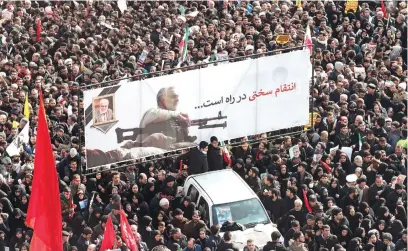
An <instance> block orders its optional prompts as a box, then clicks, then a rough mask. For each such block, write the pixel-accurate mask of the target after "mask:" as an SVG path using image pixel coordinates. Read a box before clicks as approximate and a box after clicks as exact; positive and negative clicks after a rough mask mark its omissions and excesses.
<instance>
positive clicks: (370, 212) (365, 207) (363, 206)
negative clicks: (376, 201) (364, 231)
mask: <svg viewBox="0 0 408 251" xmlns="http://www.w3.org/2000/svg"><path fill="white" fill-rule="evenodd" d="M359 211H360V212H361V213H362V214H363V216H364V217H366V216H367V215H370V216H371V217H374V211H373V209H371V208H370V206H369V205H368V203H367V202H365V201H363V202H361V204H360V208H359Z"/></svg>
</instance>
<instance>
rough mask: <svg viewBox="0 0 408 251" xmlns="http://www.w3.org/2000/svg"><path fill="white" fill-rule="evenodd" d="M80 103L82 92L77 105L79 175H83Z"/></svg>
mask: <svg viewBox="0 0 408 251" xmlns="http://www.w3.org/2000/svg"><path fill="white" fill-rule="evenodd" d="M81 92H82V91H80V93H81ZM80 104H81V101H80V94H78V103H77V106H78V118H77V123H78V126H79V132H78V133H79V135H78V146H79V149H78V150H79V151H78V152H79V175H81V176H82V157H81V150H82V146H81V119H82V118H81V109H80Z"/></svg>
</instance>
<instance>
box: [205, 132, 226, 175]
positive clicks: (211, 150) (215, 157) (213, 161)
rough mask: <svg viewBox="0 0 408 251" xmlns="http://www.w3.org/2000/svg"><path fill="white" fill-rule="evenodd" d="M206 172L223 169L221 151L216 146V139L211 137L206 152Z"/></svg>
mask: <svg viewBox="0 0 408 251" xmlns="http://www.w3.org/2000/svg"><path fill="white" fill-rule="evenodd" d="M207 161H208V170H209V171H216V170H221V169H223V163H224V162H223V157H222V150H221V148H220V147H219V146H218V139H217V137H215V136H212V137H211V139H210V145H209V146H208V152H207Z"/></svg>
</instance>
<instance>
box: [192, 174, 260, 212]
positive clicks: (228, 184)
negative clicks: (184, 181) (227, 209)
mask: <svg viewBox="0 0 408 251" xmlns="http://www.w3.org/2000/svg"><path fill="white" fill-rule="evenodd" d="M189 179H194V180H195V181H196V183H197V184H198V185H199V186H200V188H198V189H201V190H203V191H204V192H205V193H206V194H207V196H208V197H209V199H211V200H212V202H213V204H214V205H218V204H224V203H230V202H235V201H242V200H248V199H252V198H257V195H256V194H255V193H254V192H253V191H252V189H251V188H250V187H249V186H248V185H247V183H246V182H245V181H244V180H243V179H242V178H241V177H240V176H239V175H238V174H237V173H236V172H234V171H233V170H231V169H225V170H220V171H213V172H207V173H203V174H197V175H192V176H190V177H189Z"/></svg>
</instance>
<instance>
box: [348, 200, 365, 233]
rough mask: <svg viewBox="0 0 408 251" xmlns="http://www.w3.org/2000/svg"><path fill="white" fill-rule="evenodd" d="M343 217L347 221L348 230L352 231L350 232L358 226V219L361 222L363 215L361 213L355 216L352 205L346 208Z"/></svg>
mask: <svg viewBox="0 0 408 251" xmlns="http://www.w3.org/2000/svg"><path fill="white" fill-rule="evenodd" d="M344 216H346V217H347V220H348V221H349V227H350V229H352V231H354V229H356V228H357V227H358V226H360V217H361V220H362V219H363V215H362V214H361V213H359V214H357V212H356V209H355V208H354V207H353V206H352V205H349V206H347V207H346V209H345V211H344Z"/></svg>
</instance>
